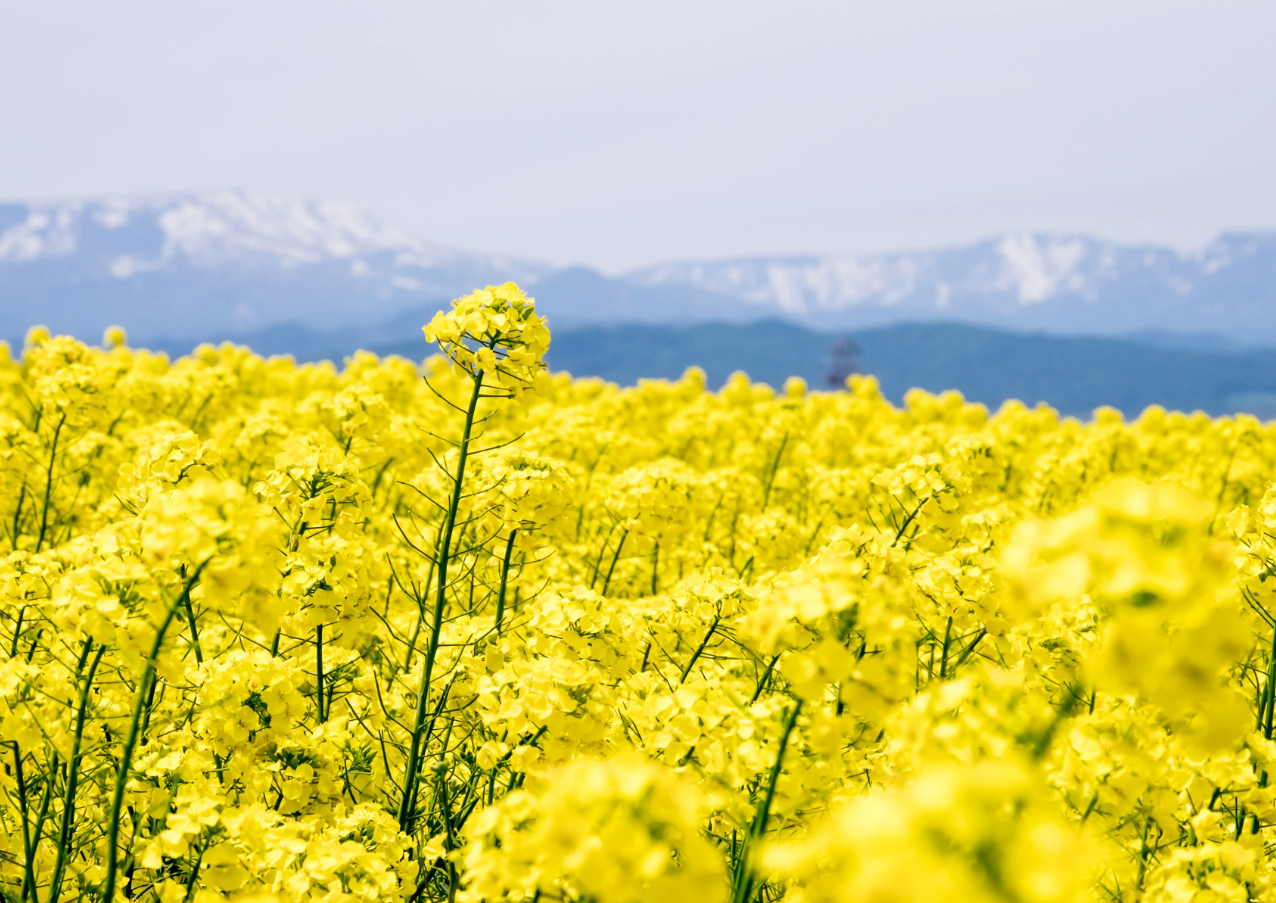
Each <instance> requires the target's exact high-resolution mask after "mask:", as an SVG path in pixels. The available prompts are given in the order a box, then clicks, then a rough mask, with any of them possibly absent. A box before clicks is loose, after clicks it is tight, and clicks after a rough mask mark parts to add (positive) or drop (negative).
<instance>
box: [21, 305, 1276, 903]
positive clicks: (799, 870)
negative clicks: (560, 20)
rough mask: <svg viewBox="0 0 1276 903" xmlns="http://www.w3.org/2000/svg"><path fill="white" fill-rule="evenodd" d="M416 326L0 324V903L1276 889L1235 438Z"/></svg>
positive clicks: (1268, 643) (496, 313)
mask: <svg viewBox="0 0 1276 903" xmlns="http://www.w3.org/2000/svg"><path fill="white" fill-rule="evenodd" d="M425 334H426V336H425V337H426V339H427V340H428V341H430V342H432V343H434V344H435V356H433V357H431V358H429V359H428V360H426V361H425V363H424V364H423V365H417V364H414V363H412V362H409V361H407V360H402V359H397V358H389V359H386V360H378V359H377V358H376V357H374V356H372V355H370V354H364V353H361V354H358V355H356V356H354V357H353V358H351V359H350V360H349V361H348V362H347V363H346V365H345V368H344V370H342V371H341V372H338V371H337V370H336V369H334V368H333V367H332V366H331V365H327V364H320V365H305V366H298V365H296V364H294V363H293V362H292V361H291V360H289V359H271V360H263V359H262V358H260V357H257V356H255V355H253V354H251V353H250V352H249V351H247V350H245V349H242V348H236V347H232V346H229V345H225V346H222V347H220V348H214V347H210V346H204V347H202V348H200V349H198V350H197V351H196V352H195V353H194V354H192V355H191V356H190V357H186V358H182V359H180V360H177V361H173V362H170V361H168V360H167V359H166V358H164V357H161V356H157V355H154V354H150V353H147V352H145V351H136V350H132V349H130V348H128V347H127V345H126V343H125V342H124V337H123V334H122V333H120V332H119V331H112V332H110V333H108V335H107V337H106V340H105V342H104V347H101V348H98V347H89V346H87V345H84V344H81V343H80V342H77V341H75V340H73V339H70V338H64V337H51V336H49V335H48V334H47V333H46V332H44V331H41V330H34V331H33V332H32V333H31V335H30V336H29V338H28V341H27V345H26V348H25V349H24V350H23V351H22V354H21V356H20V359H19V358H15V357H13V356H10V355H8V354H4V353H0V486H2V487H3V490H4V491H3V492H2V493H0V550H2V552H3V558H0V650H2V651H0V659H2V663H0V762H2V763H3V766H4V770H3V775H0V786H2V792H0V831H2V836H0V845H2V849H0V893H2V894H3V896H4V903H59V901H84V903H90V901H92V903H115V901H118V900H122V899H131V900H138V901H146V903H151V901H157V903H217V901H220V900H244V901H254V903H256V901H261V903H267V901H271V903H273V901H280V903H302V901H315V903H319V901H322V903H354V901H368V903H373V901H377V903H381V901H385V903H432V901H444V900H446V901H461V903H478V901H487V903H497V901H528V903H530V901H544V903H549V901H576V903H586V901H589V903H665V901H671V903H679V901H689V903H728V901H729V903H746V901H748V903H753V901H775V900H785V901H789V903H843V901H845V903H852V901H854V903H876V901H882V903H886V901H899V903H917V901H925V903H947V901H952V903H958V901H960V903H980V901H1023V903H1055V901H1073V900H1108V899H1111V900H1121V901H1136V900H1138V901H1149V903H1169V901H1186V900H1202V901H1229V903H1231V901H1246V900H1258V899H1263V900H1267V899H1276V880H1274V874H1276V872H1274V870H1273V866H1272V862H1273V856H1272V853H1271V851H1272V844H1273V840H1274V839H1276V789H1274V788H1273V787H1272V786H1269V784H1270V783H1272V781H1271V779H1270V778H1269V773H1271V774H1272V775H1273V776H1276V742H1273V740H1272V730H1273V708H1274V706H1276V694H1274V693H1273V692H1272V689H1273V686H1274V685H1276V592H1274V590H1276V580H1273V581H1268V579H1267V578H1268V577H1269V576H1271V575H1273V574H1276V563H1274V562H1276V484H1272V483H1271V481H1272V480H1273V479H1276V427H1272V426H1268V425H1264V424H1260V423H1259V422H1258V421H1256V420H1254V419H1253V418H1249V417H1244V416H1240V417H1236V418H1224V419H1219V420H1211V419H1209V418H1208V417H1205V416H1204V415H1200V414H1194V415H1184V414H1174V413H1167V412H1166V411H1164V410H1161V409H1158V408H1152V409H1149V410H1147V411H1145V412H1144V413H1143V414H1142V415H1141V416H1139V417H1138V418H1137V419H1136V420H1134V421H1133V422H1126V421H1125V420H1123V419H1122V417H1121V416H1120V415H1119V414H1118V413H1117V412H1116V411H1112V410H1100V411H1098V412H1096V414H1095V417H1094V419H1093V420H1092V421H1091V422H1089V423H1081V422H1078V421H1076V420H1071V419H1060V418H1059V417H1058V416H1057V414H1056V413H1055V412H1054V411H1052V410H1050V409H1048V408H1045V407H1039V408H1036V409H1031V410H1030V409H1028V408H1026V407H1024V406H1023V405H1021V404H1017V403H1008V404H1006V405H1005V406H1004V407H1002V409H1001V410H999V411H998V412H996V413H995V414H990V413H989V412H988V411H987V410H986V409H985V408H983V407H982V406H980V405H974V404H968V403H966V402H965V401H963V399H962V398H961V397H960V396H959V395H957V394H955V393H945V394H943V395H939V396H935V395H929V394H926V393H923V392H919V391H915V392H913V393H910V395H909V396H908V397H907V399H906V403H905V405H904V407H903V408H896V407H893V406H892V405H891V404H889V403H887V402H886V401H885V400H884V399H883V398H882V396H881V395H880V393H879V392H878V389H877V385H876V383H875V382H874V381H873V380H872V379H871V378H866V377H852V378H851V380H850V382H849V386H848V391H843V392H834V393H811V392H808V391H807V389H806V387H805V386H804V385H803V384H802V383H801V382H800V381H791V382H790V383H789V384H787V385H785V386H784V387H783V389H782V391H780V392H776V391H774V390H772V389H771V388H769V387H767V386H763V385H753V384H750V383H749V381H748V380H747V379H746V378H745V377H744V376H743V375H737V376H735V377H733V378H732V379H731V380H730V382H729V383H728V384H727V385H726V387H725V388H723V389H722V390H721V391H719V392H709V391H707V390H706V387H705V380H704V375H703V374H702V373H700V372H699V371H695V370H692V371H689V372H688V373H687V374H686V375H685V376H684V377H683V378H682V379H681V380H679V381H677V382H674V383H670V382H663V381H652V382H645V383H642V384H641V385H639V386H638V387H636V388H630V389H620V388H617V387H616V386H614V385H609V384H606V383H603V382H601V381H598V380H593V379H575V380H573V379H572V378H570V377H569V376H567V375H566V374H550V373H547V372H545V370H544V367H543V364H542V357H543V355H544V353H545V350H546V348H547V347H548V344H549V339H550V336H549V331H548V329H547V326H546V324H545V322H544V321H543V320H542V319H541V318H540V317H538V316H537V314H536V313H535V311H534V307H533V302H532V301H531V300H530V299H528V298H526V297H525V296H524V294H523V293H522V292H521V291H520V290H519V289H518V288H517V287H516V286H513V285H505V286H500V287H496V288H489V289H486V290H483V291H479V292H476V293H475V294H473V295H470V296H468V297H466V298H463V299H460V300H459V301H457V302H455V303H454V305H453V310H452V311H451V313H449V314H446V315H444V314H440V315H439V316H438V317H436V318H435V320H434V321H433V322H431V323H430V324H429V325H428V326H427V327H426V329H425ZM440 351H441V352H442V353H441V354H439V353H438V352H440ZM428 353H430V351H429V348H428V346H427V345H425V344H424V343H423V344H422V356H423V357H424V356H425V355H426V354H428ZM1269 485H1271V486H1273V488H1269Z"/></svg>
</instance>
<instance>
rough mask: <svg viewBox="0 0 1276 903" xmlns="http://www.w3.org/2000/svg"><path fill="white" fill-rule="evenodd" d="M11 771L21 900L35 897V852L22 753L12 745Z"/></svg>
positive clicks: (16, 746) (15, 745)
mask: <svg viewBox="0 0 1276 903" xmlns="http://www.w3.org/2000/svg"><path fill="white" fill-rule="evenodd" d="M13 770H14V774H15V776H16V778H17V782H18V808H19V809H20V810H21V815H22V899H23V900H25V899H26V898H27V896H28V895H31V896H34V895H35V865H34V863H33V862H32V860H33V859H34V858H35V856H34V853H35V850H33V849H32V847H31V825H30V823H29V821H28V819H27V783H26V780H25V779H24V778H23V776H22V751H21V750H20V749H19V748H18V744H17V743H14V744H13Z"/></svg>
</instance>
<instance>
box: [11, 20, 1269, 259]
mask: <svg viewBox="0 0 1276 903" xmlns="http://www.w3.org/2000/svg"><path fill="white" fill-rule="evenodd" d="M230 186H240V187H247V188H252V189H258V190H262V191H268V192H272V193H277V194H286V195H297V196H304V197H312V198H321V199H331V200H346V201H354V202H356V203H359V204H361V205H364V206H366V207H368V208H371V209H373V210H375V211H378V212H380V213H382V214H384V215H385V216H386V217H387V218H389V219H390V220H391V221H393V222H395V223H398V224H400V225H402V226H403V227H405V228H407V229H408V230H409V231H411V232H414V233H415V234H417V235H419V236H421V237H423V238H430V239H434V240H437V241H442V242H446V243H449V244H454V245H459V246H462V247H467V248H472V249H475V250H484V251H501V252H507V253H514V254H519V255H523V256H527V257H531V258H537V259H543V260H547V261H552V262H558V263H568V262H579V263H587V264H592V265H595V266H599V267H602V268H605V269H608V270H617V269H620V268H624V267H627V266H634V265H639V264H643V263H649V262H654V261H657V260H660V259H664V258H672V257H695V256H728V255H735V254H746V253H762V252H806V251H813V252H827V251H868V250H888V249H904V248H914V247H926V246H931V245H935V244H941V243H957V242H964V241H969V240H973V239H977V238H982V237H986V236H987V235H990V234H992V233H996V232H1001V231H1005V230H1016V229H1045V230H1080V231H1086V232H1091V233H1095V234H1097V235H1100V236H1104V237H1111V238H1118V239H1126V240H1141V241H1155V242H1161V243H1169V244H1174V245H1178V246H1182V247H1190V246H1194V245H1198V244H1200V243H1203V242H1204V241H1206V240H1207V239H1209V238H1210V237H1212V236H1213V235H1214V234H1215V233H1217V232H1218V231H1220V230H1222V229H1246V228H1274V227H1276V3H1272V2H1270V0H1254V2H1232V0H1193V2H1179V0H1144V2H1125V0H1099V2H1089V0H1066V2H1037V0H1006V2H983V0H979V2H968V0H924V2H923V0H917V2H907V0H891V2H878V3H854V2H846V0H842V2H801V0H782V2H781V0H777V2H771V3H754V2H747V0H675V2H663V0H642V2H630V3H620V2H609V0H592V2H558V0H521V2H485V0H464V2H446V3H440V2H427V0H413V2H391V0H367V2H359V3H356V2H350V0H344V2H327V0H305V2H284V0H279V2H272V0H250V2H237V0H215V2H213V0H206V2H199V0H180V2H179V0H165V2H153V3H137V2H128V0H111V2H102V0H91V2H61V0H0V198H3V199H25V198H32V197H42V198H47V197H67V196H79V195H94V196H96V195H102V194H107V193H117V192H160V191H171V190H181V189H208V188H221V187H230Z"/></svg>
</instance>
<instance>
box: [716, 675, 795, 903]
mask: <svg viewBox="0 0 1276 903" xmlns="http://www.w3.org/2000/svg"><path fill="white" fill-rule="evenodd" d="M800 711H802V700H800V699H799V700H798V701H797V702H795V703H794V704H793V708H792V709H790V710H789V715H788V717H787V718H786V719H785V720H784V731H783V732H782V733H781V734H780V746H779V749H777V750H776V752H775V762H773V763H772V765H771V774H770V775H769V776H768V777H767V785H766V793H765V795H764V796H763V797H762V805H760V806H759V807H758V808H757V811H756V812H754V813H753V822H752V823H751V824H750V825H749V833H748V834H747V835H745V838H744V843H743V844H742V845H741V850H740V857H739V858H738V859H737V860H736V869H735V870H736V876H735V877H736V881H735V892H734V893H733V894H732V895H731V903H745V901H746V900H748V899H749V894H750V893H751V892H752V890H753V883H754V881H755V880H756V878H757V876H756V875H754V873H753V867H752V866H751V865H750V863H749V857H750V856H751V855H752V853H753V847H754V845H755V844H756V843H757V842H758V841H759V840H761V839H762V837H763V835H765V834H766V828H767V822H768V821H769V820H770V818H771V802H772V801H773V800H774V799H775V786H776V784H778V783H779V781H780V771H781V769H782V767H783V765H784V753H785V751H786V750H787V749H788V746H789V737H790V735H792V733H793V728H794V727H795V726H796V725H797V719H798V713H799V712H800Z"/></svg>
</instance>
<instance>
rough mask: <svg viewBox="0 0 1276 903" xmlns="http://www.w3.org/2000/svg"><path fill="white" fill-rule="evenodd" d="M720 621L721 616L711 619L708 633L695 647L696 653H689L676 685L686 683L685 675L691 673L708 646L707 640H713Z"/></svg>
mask: <svg viewBox="0 0 1276 903" xmlns="http://www.w3.org/2000/svg"><path fill="white" fill-rule="evenodd" d="M721 620H722V616H721V615H718V616H717V617H715V618H714V619H713V623H712V624H710V625H709V632H708V633H706V634H705V635H704V639H703V640H701V641H700V645H699V646H697V647H696V651H695V652H693V653H691V658H690V659H689V660H688V661H687V664H686V667H684V668H683V669H682V674H681V675H680V676H679V677H678V683H679V684H684V683H686V682H687V675H688V674H690V673H691V669H692V668H694V667H695V665H696V661H697V660H698V659H699V658H700V655H701V654H702V653H703V652H704V650H705V648H706V647H707V646H708V645H709V640H710V639H712V638H713V634H714V632H715V631H716V630H717V629H718V622H719V621H721Z"/></svg>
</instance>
